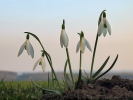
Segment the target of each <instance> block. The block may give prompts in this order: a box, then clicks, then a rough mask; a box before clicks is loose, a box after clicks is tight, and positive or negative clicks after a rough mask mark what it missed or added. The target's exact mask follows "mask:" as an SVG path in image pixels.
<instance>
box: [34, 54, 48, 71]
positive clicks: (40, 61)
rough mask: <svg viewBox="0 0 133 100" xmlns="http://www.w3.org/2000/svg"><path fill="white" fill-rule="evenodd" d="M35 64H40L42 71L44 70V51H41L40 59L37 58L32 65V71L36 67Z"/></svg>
mask: <svg viewBox="0 0 133 100" xmlns="http://www.w3.org/2000/svg"><path fill="white" fill-rule="evenodd" d="M37 64H39V65H41V66H42V70H43V72H44V71H45V68H46V63H45V59H44V53H42V56H41V58H40V59H38V60H37V61H36V63H35V64H34V66H33V71H34V70H35V68H36V67H37Z"/></svg>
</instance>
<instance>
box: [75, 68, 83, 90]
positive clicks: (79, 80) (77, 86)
mask: <svg viewBox="0 0 133 100" xmlns="http://www.w3.org/2000/svg"><path fill="white" fill-rule="evenodd" d="M81 75H82V70H81V69H79V76H78V81H77V84H76V87H75V89H78V88H79V85H80V82H81Z"/></svg>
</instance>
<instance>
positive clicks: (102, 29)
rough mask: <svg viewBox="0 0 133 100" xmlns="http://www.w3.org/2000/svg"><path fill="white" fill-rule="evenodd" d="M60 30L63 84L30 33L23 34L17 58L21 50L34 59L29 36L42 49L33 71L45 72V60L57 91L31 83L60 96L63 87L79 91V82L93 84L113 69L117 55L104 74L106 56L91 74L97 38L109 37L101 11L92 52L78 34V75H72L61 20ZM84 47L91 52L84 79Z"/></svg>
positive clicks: (47, 56)
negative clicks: (24, 38)
mask: <svg viewBox="0 0 133 100" xmlns="http://www.w3.org/2000/svg"><path fill="white" fill-rule="evenodd" d="M61 28H62V30H61V34H60V45H61V47H62V48H63V47H64V48H65V49H66V55H67V58H66V62H65V66H64V78H63V79H62V81H63V82H64V84H62V83H60V82H59V80H58V78H57V76H56V73H55V70H54V67H53V64H52V58H51V56H50V54H49V53H48V52H47V51H46V50H45V48H44V46H43V45H42V43H41V41H40V39H39V38H38V37H37V36H36V35H35V34H33V33H31V32H24V33H26V34H27V36H26V41H25V42H24V43H23V45H22V46H21V48H20V50H19V52H18V56H20V55H21V54H22V52H23V50H24V49H25V50H26V51H27V53H28V55H31V57H32V58H34V49H33V46H32V45H31V43H30V41H29V38H30V36H33V37H34V38H35V39H36V40H37V41H38V42H39V43H40V46H41V47H42V50H41V53H42V55H41V57H40V58H39V59H38V60H37V61H36V62H35V64H34V66H33V71H34V70H35V68H36V67H37V65H40V66H41V67H42V70H43V72H45V69H46V63H45V59H47V61H48V63H49V65H50V67H51V73H52V84H53V85H54V84H55V82H56V84H57V87H58V89H57V88H56V90H55V89H54V88H53V89H45V88H42V87H41V86H39V85H37V84H36V82H35V81H33V80H32V79H31V81H32V83H33V84H34V85H35V86H37V87H38V88H40V89H42V90H43V91H45V93H46V92H50V93H51V92H52V93H56V94H59V95H61V94H62V89H63V88H64V87H67V88H69V89H71V90H74V89H79V85H80V82H81V80H82V81H84V82H85V83H86V84H93V83H95V81H96V80H97V79H99V78H100V77H102V76H103V75H105V74H106V73H107V72H109V71H110V70H111V69H112V68H113V66H114V65H115V63H116V61H117V59H118V54H117V56H116V58H115V60H114V61H113V63H112V65H111V66H110V67H109V68H108V69H107V70H106V71H105V72H103V73H101V71H102V70H103V68H104V67H105V66H106V64H107V62H108V61H109V58H110V56H108V57H107V59H106V60H105V62H104V63H103V64H102V65H101V66H100V67H99V69H98V70H97V71H96V72H95V73H93V66H94V60H95V54H96V49H97V43H98V38H100V36H101V35H102V34H103V36H104V37H105V36H106V34H107V33H109V35H111V26H110V23H109V22H108V20H107V18H106V13H105V10H103V11H102V12H101V14H100V16H99V20H98V30H97V34H96V40H95V45H94V49H93V50H92V49H91V45H90V44H89V42H88V41H87V39H86V38H85V34H84V32H83V31H81V32H80V33H78V35H79V37H80V39H79V42H78V43H77V47H76V52H78V51H79V54H80V58H79V73H78V74H74V73H73V72H72V66H71V60H70V55H69V49H68V45H69V38H68V35H67V33H66V31H65V20H63V23H62V26H61ZM85 47H87V48H88V49H89V50H90V51H91V52H92V51H93V56H92V62H91V70H90V75H89V76H87V74H86V72H85V71H84V72H85V74H86V77H85V76H83V75H82V55H83V53H84V51H85ZM67 65H68V67H69V71H70V76H69V75H68V74H67V73H66V68H67ZM48 84H49V75H48Z"/></svg>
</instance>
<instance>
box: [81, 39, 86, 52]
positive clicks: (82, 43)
mask: <svg viewBox="0 0 133 100" xmlns="http://www.w3.org/2000/svg"><path fill="white" fill-rule="evenodd" d="M80 50H81V51H82V53H84V51H85V38H84V37H82V41H81V45H80Z"/></svg>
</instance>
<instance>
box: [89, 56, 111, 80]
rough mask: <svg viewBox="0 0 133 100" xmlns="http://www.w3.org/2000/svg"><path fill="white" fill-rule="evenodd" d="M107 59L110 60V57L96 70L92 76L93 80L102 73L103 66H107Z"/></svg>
mask: <svg viewBox="0 0 133 100" xmlns="http://www.w3.org/2000/svg"><path fill="white" fill-rule="evenodd" d="M109 58H110V56H108V58H107V59H106V60H105V62H104V63H103V65H102V66H101V67H100V68H99V69H98V71H96V72H95V74H94V75H93V76H92V78H93V79H94V78H95V77H96V76H97V75H98V74H99V73H100V72H101V71H102V69H103V68H104V67H105V65H106V64H107V62H108V60H109Z"/></svg>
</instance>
